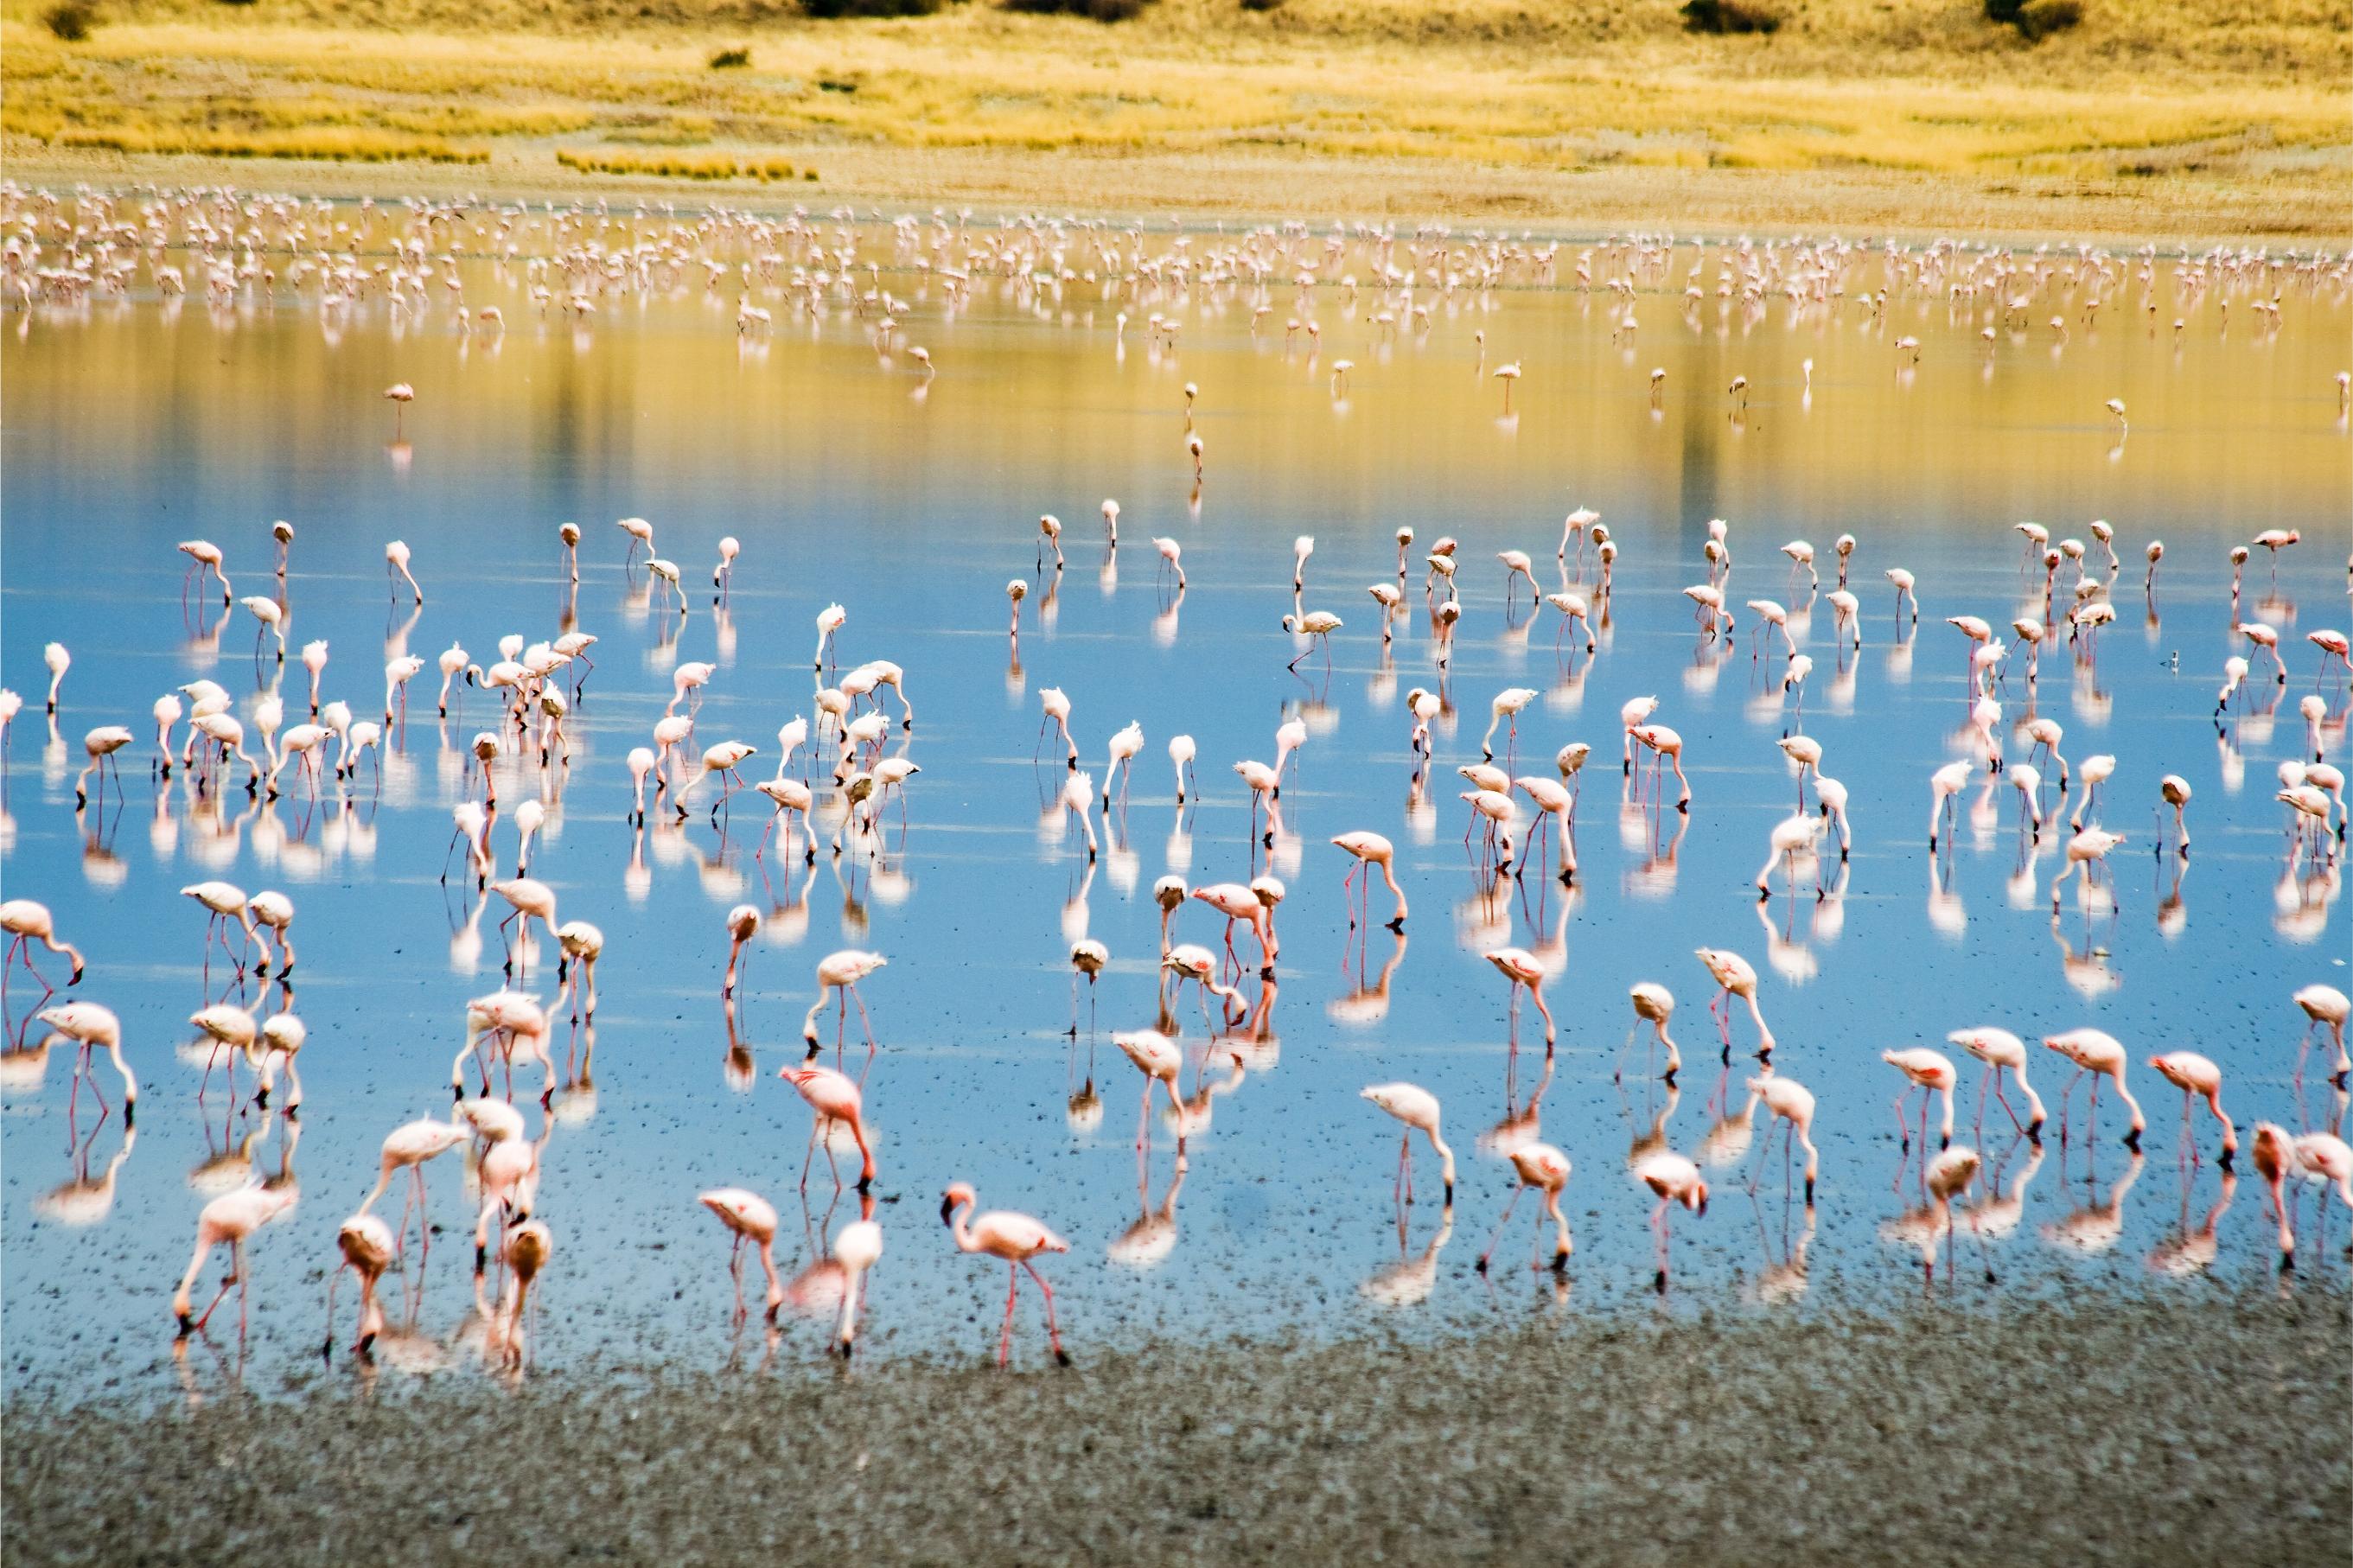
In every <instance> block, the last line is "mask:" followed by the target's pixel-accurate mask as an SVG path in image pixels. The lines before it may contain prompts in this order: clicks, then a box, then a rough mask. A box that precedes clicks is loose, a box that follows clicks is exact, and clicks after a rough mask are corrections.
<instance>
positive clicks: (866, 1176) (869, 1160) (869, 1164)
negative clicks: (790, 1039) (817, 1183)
mask: <svg viewBox="0 0 2353 1568" xmlns="http://www.w3.org/2000/svg"><path fill="white" fill-rule="evenodd" d="M776 1076H777V1077H778V1078H780V1079H785V1080H786V1082H788V1083H790V1084H791V1085H792V1086H793V1087H794V1088H795V1089H797V1090H799V1091H800V1097H801V1098H802V1099H803V1100H807V1102H808V1108H809V1110H811V1111H813V1112H815V1114H816V1120H815V1121H814V1122H813V1124H812V1125H811V1126H810V1128H809V1156H813V1155H814V1154H815V1153H816V1152H817V1142H818V1135H819V1134H820V1133H821V1132H823V1131H824V1130H825V1125H826V1123H827V1122H828V1121H839V1122H840V1123H842V1124H843V1125H845V1126H847V1127H848V1128H849V1135H850V1137H851V1138H852V1139H854V1140H855V1141H856V1142H857V1144H858V1153H859V1158H860V1166H859V1173H858V1190H859V1191H860V1192H861V1193H863V1192H866V1191H869V1190H870V1189H871V1188H872V1186H873V1185H874V1146H873V1144H872V1143H871V1142H868V1140H867V1134H866V1101H865V1097H864V1096H862V1095H861V1094H860V1093H859V1090H858V1085H857V1083H856V1082H855V1081H854V1080H852V1079H849V1078H848V1077H846V1076H844V1075H843V1074H841V1073H838V1072H836V1071H834V1070H833V1069H832V1068H813V1067H794V1066H792V1065H790V1064H789V1063H787V1064H786V1066H784V1067H781V1068H777V1069H776ZM809 1156H804V1157H803V1158H802V1161H801V1191H803V1192H807V1191H808V1166H809ZM826 1158H827V1159H828V1161H829V1160H831V1159H832V1158H833V1149H832V1145H831V1143H830V1142H828V1144H827V1147H826ZM839 1183H840V1178H839V1176H836V1177H835V1184H836V1185H837V1187H838V1186H839Z"/></svg>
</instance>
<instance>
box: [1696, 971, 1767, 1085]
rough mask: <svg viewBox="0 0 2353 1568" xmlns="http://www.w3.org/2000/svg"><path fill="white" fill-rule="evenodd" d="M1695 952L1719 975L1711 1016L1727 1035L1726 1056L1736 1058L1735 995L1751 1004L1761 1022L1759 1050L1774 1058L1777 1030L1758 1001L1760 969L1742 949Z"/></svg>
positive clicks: (1751, 1012)
mask: <svg viewBox="0 0 2353 1568" xmlns="http://www.w3.org/2000/svg"><path fill="white" fill-rule="evenodd" d="M1692 952H1693V954H1694V956H1695V957H1696V958H1698V960H1699V961H1700V963H1703V964H1704V965H1706V967H1707V972H1708V973H1709V974H1710V975H1712V976H1714V977H1715V984H1716V993H1715V996H1714V997H1713V998H1711V999H1710V1000H1709V1002H1708V1005H1707V1011H1708V1016H1710V1017H1712V1018H1714V1019H1715V1023H1716V1029H1717V1032H1718V1033H1719V1034H1721V1035H1722V1036H1723V1037H1724V1059H1725V1061H1727V1062H1729V1061H1730V1060H1732V999H1733V998H1734V997H1735V996H1737V997H1739V998H1740V999H1741V1000H1742V1001H1744V1002H1746V1003H1747V1004H1748V1016H1750V1017H1751V1018H1753V1019H1755V1020H1756V1022H1757V1056H1758V1057H1760V1058H1763V1059H1764V1060H1766V1061H1768V1062H1769V1061H1771V1060H1772V1059H1773V1047H1774V1045H1775V1043H1776V1042H1775V1040H1774V1038H1773V1031H1772V1030H1771V1029H1769V1028H1767V1027H1766V1026H1765V1014H1764V1012H1763V1010H1762V1009H1761V1008H1759V1007H1758V1006H1757V971H1756V969H1755V968H1754V967H1753V966H1752V965H1751V964H1750V963H1749V962H1748V961H1747V960H1746V959H1745V958H1743V957H1741V956H1740V955H1739V954H1738V953H1736V952H1731V951H1729V950H1728V949H1725V948H1720V947H1700V948H1694V949H1693V950H1692Z"/></svg>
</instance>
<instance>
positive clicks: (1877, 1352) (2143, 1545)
mask: <svg viewBox="0 0 2353 1568" xmlns="http://www.w3.org/2000/svg"><path fill="white" fill-rule="evenodd" d="M2347 1352H2348V1298H2347V1297H2346V1295H2345V1294H2344V1293H2343V1292H2342V1291H2340V1290H2337V1289H2332V1288H2329V1287H2327V1286H2320V1285H2316V1284H2315V1283H2314V1282H2309V1281H2307V1282H2305V1283H2304V1284H2303V1285H2302V1286H2301V1287H2300V1288H2299V1289H2298V1290H2297V1291H2296V1292H2295V1293H2294V1294H2292V1295H2285V1296H2277V1295H2273V1294H2270V1293H2268V1292H2264V1293H2252V1294H2247V1295H2234V1294H2232V1293H2229V1292H2227V1291H2225V1290H2223V1289H2219V1288H2217V1289H2211V1290H2210V1291H2207V1292H2204V1293H2200V1294H2194V1295H2182V1296H2168V1297H2165V1298H2157V1299H2149V1298H2143V1299H2138V1300H2124V1299H2110V1298H2105V1297H2104V1296H2102V1295H2100V1294H2097V1293H2086V1294H2084V1295H2083V1296H2081V1297H2078V1298H2076V1299H2074V1300H2070V1301H2068V1302H2065V1303H2063V1304H2058V1305H2052V1304H2049V1303H2037V1304H2021V1306H2019V1307H2017V1308H2011V1307H2007V1306H2005V1307H2000V1308H1997V1309H1995V1310H1992V1311H1990V1312H1986V1311H1959V1310H1952V1309H1949V1308H1947V1307H1944V1306H1941V1305H1934V1304H1931V1305H1924V1306H1922V1307H1920V1308H1918V1309H1917V1310H1915V1311H1913V1312H1912V1313H1910V1314H1909V1315H1907V1316H1905V1317H1903V1318H1890V1317H1888V1316H1886V1315H1885V1314H1884V1313H1883V1312H1876V1313H1874V1312H1864V1311H1848V1310H1828V1311H1823V1312H1820V1313H1817V1314H1815V1315H1812V1316H1810V1317H1807V1318H1805V1319H1801V1320H1786V1319H1774V1318H1743V1319H1738V1320H1729V1319H1721V1318H1711V1317H1703V1318H1702V1319H1701V1320H1699V1321H1683V1322H1672V1321H1661V1322H1651V1321H1634V1320H1627V1321H1620V1322H1617V1323H1604V1324H1599V1325H1597V1324H1593V1323H1590V1322H1579V1323H1577V1324H1576V1325H1575V1326H1574V1328H1573V1329H1568V1330H1566V1331H1565V1330H1564V1327H1563V1325H1561V1324H1557V1323H1552V1322H1546V1321H1534V1322H1531V1323H1528V1324H1526V1325H1523V1326H1517V1327H1513V1328H1509V1329H1504V1330H1499V1331H1493V1332H1489V1333H1485V1334H1482V1335H1479V1336H1476V1337H1472V1338H1459V1339H1453V1340H1448V1341H1440V1342H1406V1341H1401V1340H1399V1341H1385V1340H1373V1339H1359V1340H1352V1341H1347V1342H1341V1343H1337V1344H1325V1345H1320V1346H1316V1347H1314V1348H1300V1347H1286V1346H1274V1345H1261V1346H1250V1345H1225V1346H1215V1347H1200V1346H1188V1347H1175V1346H1171V1347H1167V1348H1164V1349H1158V1350H1151V1351H1145V1352H1137V1353H1132V1354H1124V1355H1116V1356H1112V1357H1108V1358H1103V1359H1101V1360H1098V1361H1094V1362H1092V1363H1091V1364H1084V1363H1082V1365H1081V1366H1080V1367H1079V1368H1077V1369H1076V1370H1074V1371H1071V1372H1065V1373H1056V1372H1052V1371H1050V1370H1039V1371H1034V1372H1032V1371H1019V1372H1016V1373H1012V1374H1010V1375H1007V1374H1001V1373H998V1372H997V1370H996V1369H995V1368H994V1367H990V1366H986V1365H960V1366H946V1365H942V1364H936V1363H892V1364H884V1363H874V1364H870V1365H867V1366H863V1367H861V1368H860V1369H859V1370H858V1371H857V1372H855V1373H851V1374H850V1375H849V1377H848V1378H847V1379H846V1380H845V1378H844V1377H843V1376H842V1375H841V1374H840V1373H839V1372H837V1371H835V1370H833V1369H831V1368H828V1367H803V1366H800V1365H797V1364H792V1365H787V1364H782V1363H779V1364H778V1365H776V1367H774V1368H772V1369H771V1370H770V1371H769V1372H768V1373H765V1374H764V1373H754V1372H752V1371H749V1370H744V1371H740V1372H737V1373H732V1374H716V1373H679V1372H674V1371H670V1372H665V1371H662V1370H659V1369H647V1370H644V1371H630V1372H627V1373H623V1372H618V1371H614V1372H601V1373H583V1372H575V1373H565V1374H563V1375H561V1376H553V1375H543V1376H538V1377H536V1378H534V1380H533V1381H532V1382H531V1383H529V1384H526V1385H524V1386H522V1388H520V1389H509V1388H507V1387H503V1386H501V1385H499V1384H494V1383H491V1382H489V1381H486V1380H484V1379H482V1378H480V1377H454V1376H453V1377H443V1378H438V1379H435V1380H430V1381H426V1382H421V1383H420V1382H405V1381H403V1380H400V1379H397V1378H393V1377H389V1376H387V1377H386V1378H385V1379H384V1380H382V1381H381V1382H379V1383H377V1384H375V1388H374V1390H373V1392H363V1391H362V1389H361V1386H360V1385H359V1384H349V1385H345V1386H343V1387H341V1388H339V1389H337V1390H336V1391H335V1392H331V1393H324V1394H314V1395H313V1396H311V1398H309V1399H307V1400H304V1401H301V1402H297V1403H292V1404H277V1403H270V1402H264V1401H259V1400H255V1399H251V1398H245V1397H235V1396H232V1397H227V1398H219V1397H216V1398H214V1399H212V1400H210V1401H209V1402H207V1403H206V1404H205V1405H203V1406H202V1407H201V1408H199V1409H197V1410H195V1411H194V1412H190V1411H188V1410H186V1409H185V1407H182V1406H177V1405H174V1406H172V1407H169V1408H167V1409H164V1410H161V1411H159V1410H157V1409H156V1408H154V1407H153V1406H152V1405H150V1406H144V1407H142V1406H135V1405H130V1404H126V1403H114V1404H107V1403H98V1404H89V1405H81V1406H79V1407H67V1406H64V1405H56V1404H51V1403H48V1402H46V1401H45V1400H43V1399H42V1398H41V1397H39V1396H37V1395H35V1396H30V1397H23V1396H20V1397H19V1398H17V1399H16V1401H14V1402H13V1408H12V1409H11V1410H10V1411H9V1413H8V1420H7V1428H8V1432H7V1444H6V1448H7V1458H6V1462H5V1468H6V1479H7V1487H6V1491H7V1510H6V1520H5V1535H0V1540H4V1541H5V1551H6V1555H7V1557H8V1560H9V1561H10V1562H12V1563H223V1562H229V1561H235V1562H237V1563H245V1564H259V1563H349V1562H354V1561H361V1560H368V1561H374V1562H384V1563H442V1562H454V1561H459V1560H466V1561H475V1562H480V1561H489V1560H496V1561H502V1562H513V1561H533V1562H536V1561H546V1560H553V1559H558V1558H579V1557H604V1558H608V1559H613V1560H619V1561H638V1562H650V1561H663V1560H668V1561H725V1560H730V1559H737V1560H740V1559H744V1558H749V1557H753V1556H755V1555H756V1556H760V1557H764V1558H767V1559H770V1560H783V1561H787V1562H818V1561H826V1562H844V1561H858V1562H861V1563H875V1562H884V1563H945V1562H951V1561H955V1562H962V1563H1011V1562H1022V1563H1039V1562H1081V1561H1085V1562H1106V1561H1108V1562H1121V1563H1137V1562H1148V1563H1208V1562H1277V1561H1288V1562H1302V1561H1305V1562H1329V1561H1343V1560H1345V1561H1351V1562H1364V1561H1376V1562H1378V1561H1394V1562H1411V1563H1563V1562H1612V1563H1678V1564H1689V1563H1717V1562H1721V1563H1799V1562H1825V1561H1841V1560H1843V1561H1849V1562H1858V1563H1862V1562H1887V1561H1894V1560H1903V1561H1907V1562H1910V1563H1943V1562H1959V1561H1964V1560H1967V1561H1977V1562H1985V1561H2004V1562H2010V1563H2216V1562H2223V1561H2233V1562H2249V1563H2291V1562H2305V1563H2318V1562H2327V1561H2337V1560H2341V1556H2342V1554H2343V1552H2344V1550H2345V1548H2346V1546H2347V1543H2348V1534H2349V1533H2353V1523H2348V1521H2353V1453H2348V1447H2347V1445H2345V1444H2344V1443H2343V1442H2342V1441H2341V1440H2340V1439H2341V1438H2342V1436H2343V1435H2344V1431H2345V1425H2346V1411H2347V1409H2348V1369H2353V1357H2348V1353H2347ZM792 1354H793V1352H792V1351H790V1350H787V1351H786V1352H783V1355H784V1356H785V1357H786V1358H789V1357H790V1356H791V1355H792Z"/></svg>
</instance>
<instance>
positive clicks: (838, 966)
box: [730, 947, 891, 1057]
mask: <svg viewBox="0 0 2353 1568" xmlns="http://www.w3.org/2000/svg"><path fill="white" fill-rule="evenodd" d="M890 962H891V961H890V960H889V959H887V958H885V957H883V956H882V955H881V953H879V952H866V951H865V950H864V949H862V948H855V947H845V948H843V949H841V950H840V951H839V952H829V953H828V954H826V956H825V957H823V958H821V959H819V960H818V965H817V1000H816V1001H814V1002H812V1003H810V1004H809V1010H808V1014H807V1016H806V1017H804V1018H803V1019H802V1020H801V1038H802V1039H804V1040H806V1041H807V1042H808V1054H809V1055H810V1056H812V1057H814V1056H815V1055H817V1052H818V1042H817V1016H818V1014H819V1013H821V1012H823V1011H824V1010H825V1004H826V1001H827V999H828V997H830V998H832V999H833V1001H834V1004H835V1005H836V1007H837V1008H838V1010H839V1013H840V1018H839V1023H840V1024H841V1026H843V1027H844V1028H847V1027H848V1026H849V1004H850V1003H852V1002H856V1003H857V1004H858V1021H859V1023H860V1026H863V1027H864V1029H865V1030H866V1053H867V1055H869V1056H872V1055H873V1054H874V1021H873V1020H872V1019H871V1018H870V1017H869V1016H867V1013H866V998H865V997H864V996H862V995H860V994H859V991H858V983H859V982H860V981H861V980H863V979H865V978H866V977H867V976H868V975H870V974H871V973H874V972H875V971H876V970H878V969H881V968H882V967H883V966H884V965H886V964H888V963H890ZM730 967H731V968H732V967H733V963H732V960H731V963H730ZM836 1034H837V1048H838V1046H839V1030H837V1032H836Z"/></svg>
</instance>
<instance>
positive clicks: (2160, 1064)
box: [2148, 1051, 2239, 1171]
mask: <svg viewBox="0 0 2353 1568" xmlns="http://www.w3.org/2000/svg"><path fill="white" fill-rule="evenodd" d="M2148 1065H2149V1066H2150V1067H2152V1068H2156V1069H2157V1074H2158V1077H2159V1078H2162V1079H2165V1081H2166V1082H2168V1083H2169V1084H2171V1085H2172V1086H2173V1087H2174V1088H2176V1089H2179V1090H2180V1091H2181V1145H2182V1148H2183V1149H2184V1150H2185V1151H2187V1152H2188V1153H2189V1163H2191V1164H2193V1165H2194V1164H2197V1163H2199V1158H2198V1142H2197V1140H2196V1139H2195V1138H2193V1137H2191V1136H2190V1133H2189V1108H2190V1102H2191V1101H2193V1100H2205V1102H2206V1106H2207V1109H2208V1110H2211V1111H2213V1113H2214V1120H2215V1121H2219V1122H2221V1125H2222V1162H2221V1163H2222V1168H2223V1169H2224V1170H2226V1171H2227V1170H2229V1169H2230V1168H2231V1162H2232V1160H2234V1159H2236V1158H2237V1157H2238V1153H2239V1130H2238V1129H2237V1128H2235V1127H2233V1126H2232V1125H2231V1118H2230V1117H2229V1115H2227V1114H2226V1113H2225V1112H2224V1111H2223V1110H2222V1069H2221V1068H2219V1067H2216V1066H2215V1065H2214V1064H2213V1063H2212V1062H2211V1061H2210V1060H2208V1059H2207V1058H2204V1057H2201V1056H2200V1055H2199V1054H2198V1053H2197V1052H2196V1051H2167V1052H2164V1053H2162V1054H2160V1055H2158V1056H2153V1057H2151V1058H2148Z"/></svg>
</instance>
